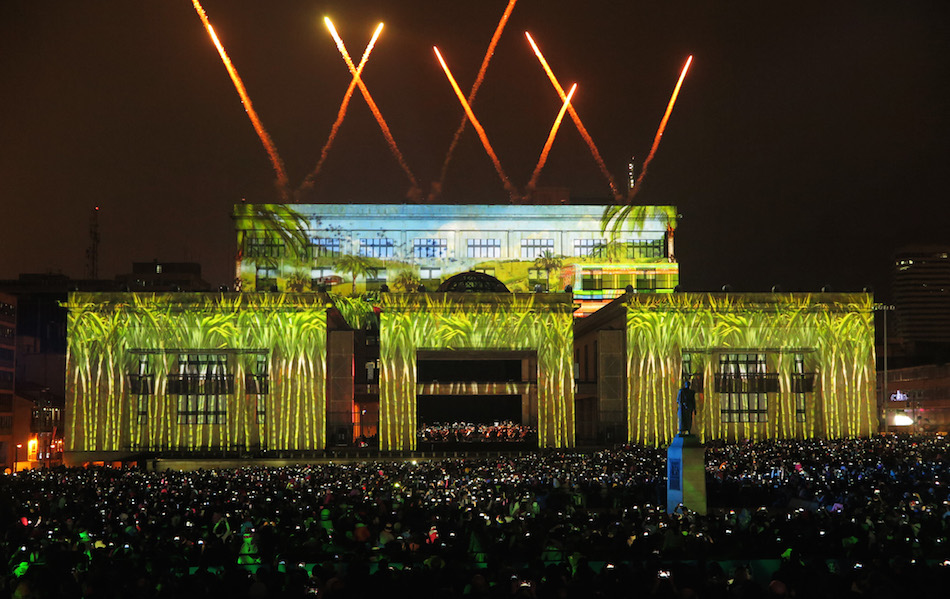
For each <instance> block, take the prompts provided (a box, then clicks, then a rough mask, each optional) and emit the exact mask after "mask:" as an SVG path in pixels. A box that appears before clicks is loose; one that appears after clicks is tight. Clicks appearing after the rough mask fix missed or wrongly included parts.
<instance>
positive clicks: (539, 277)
mask: <svg viewBox="0 0 950 599" xmlns="http://www.w3.org/2000/svg"><path fill="white" fill-rule="evenodd" d="M535 285H540V286H541V290H542V291H547V290H548V269H546V268H529V269H528V289H530V290H532V291H533V290H534V287H535Z"/></svg>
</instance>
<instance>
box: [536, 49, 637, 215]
mask: <svg viewBox="0 0 950 599" xmlns="http://www.w3.org/2000/svg"><path fill="white" fill-rule="evenodd" d="M524 34H525V36H526V37H527V38H528V42H529V43H530V44H531V48H532V49H533V50H534V54H535V56H537V57H538V61H539V62H540V63H541V67H542V68H544V72H545V73H547V75H548V79H550V80H551V84H552V85H553V86H554V89H556V90H557V93H558V95H559V96H560V97H561V100H564V98H566V97H567V95H566V94H565V93H564V88H563V87H561V84H560V83H559V82H558V80H557V77H555V76H554V72H553V71H552V70H551V67H550V66H548V61H547V60H545V59H544V55H543V54H541V50H540V49H539V48H538V45H537V44H535V43H534V40H533V39H531V34H530V33H528V32H527V31H525V32H524ZM567 112H568V114H570V115H571V120H573V121H574V125H575V126H576V127H577V131H578V132H579V133H580V134H581V137H583V138H584V141H585V142H586V143H587V147H588V148H590V153H591V155H592V156H593V157H594V160H595V161H596V162H597V166H599V167H600V172H601V173H603V175H604V177H605V178H606V179H607V184H608V185H610V191H611V193H613V196H614V199H615V200H617V201H620V200H622V199H623V196H622V195H621V194H620V192H619V191H617V185H616V184H615V183H614V178H613V176H612V175H611V174H610V171H608V170H607V165H606V164H605V163H604V159H603V158H602V157H601V156H600V152H599V151H598V150H597V146H596V145H594V140H593V138H591V136H590V134H589V133H588V132H587V128H586V127H584V123H582V122H581V117H579V116H578V115H577V111H576V110H574V106H572V105H568V107H567Z"/></svg>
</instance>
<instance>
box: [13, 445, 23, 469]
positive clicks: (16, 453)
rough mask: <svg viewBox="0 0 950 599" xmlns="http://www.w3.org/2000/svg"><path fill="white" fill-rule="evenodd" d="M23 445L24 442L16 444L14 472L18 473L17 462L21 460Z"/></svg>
mask: <svg viewBox="0 0 950 599" xmlns="http://www.w3.org/2000/svg"><path fill="white" fill-rule="evenodd" d="M22 447H23V444H22V443H17V444H16V450H15V451H14V452H13V473H14V474H16V466H17V462H19V461H20V448H22Z"/></svg>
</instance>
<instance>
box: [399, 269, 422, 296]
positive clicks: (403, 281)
mask: <svg viewBox="0 0 950 599" xmlns="http://www.w3.org/2000/svg"><path fill="white" fill-rule="evenodd" d="M420 283H422V279H420V278H419V275H417V274H416V273H415V272H414V271H412V270H403V271H400V272H399V274H398V275H396V278H394V279H393V289H395V290H396V291H403V292H406V293H408V292H410V291H415V290H416V289H418V288H419V284H420Z"/></svg>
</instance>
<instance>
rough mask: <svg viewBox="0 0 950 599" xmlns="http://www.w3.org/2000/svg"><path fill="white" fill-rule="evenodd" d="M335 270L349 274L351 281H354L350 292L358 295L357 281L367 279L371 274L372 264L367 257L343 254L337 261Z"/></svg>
mask: <svg viewBox="0 0 950 599" xmlns="http://www.w3.org/2000/svg"><path fill="white" fill-rule="evenodd" d="M334 269H336V270H338V271H342V272H345V273H349V274H350V275H351V277H352V278H351V279H350V280H351V281H353V287H352V289H351V290H350V293H351V294H354V295H355V294H356V279H357V278H358V277H365V276H366V275H367V274H369V269H370V262H369V259H368V258H367V257H366V256H358V255H356V254H343V255H342V256H340V258H339V259H338V260H337V261H336V264H335V265H334Z"/></svg>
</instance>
